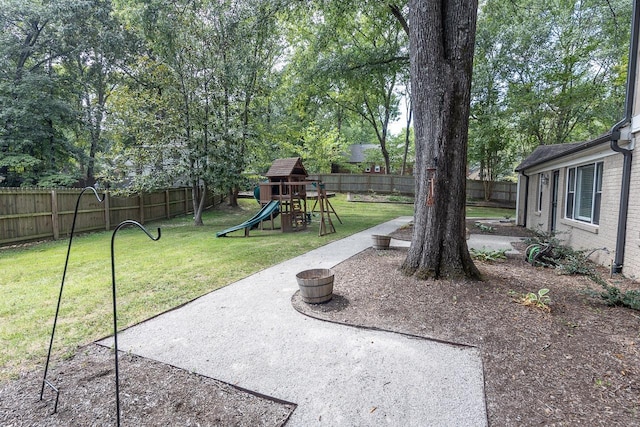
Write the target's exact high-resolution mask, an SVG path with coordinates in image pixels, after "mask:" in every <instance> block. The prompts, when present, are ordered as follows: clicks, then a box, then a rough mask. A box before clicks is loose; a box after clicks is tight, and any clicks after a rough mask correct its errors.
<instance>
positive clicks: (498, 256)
mask: <svg viewBox="0 0 640 427" xmlns="http://www.w3.org/2000/svg"><path fill="white" fill-rule="evenodd" d="M469 253H471V256H472V257H473V258H474V259H477V260H479V261H489V262H491V261H498V260H502V259H507V250H506V249H498V250H492V249H486V248H482V249H475V248H471V249H470V250H469Z"/></svg>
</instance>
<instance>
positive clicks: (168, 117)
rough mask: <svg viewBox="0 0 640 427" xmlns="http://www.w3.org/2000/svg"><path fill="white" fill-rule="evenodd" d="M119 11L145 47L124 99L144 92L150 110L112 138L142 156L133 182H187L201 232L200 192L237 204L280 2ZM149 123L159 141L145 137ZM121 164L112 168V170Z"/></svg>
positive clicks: (141, 6)
mask: <svg viewBox="0 0 640 427" xmlns="http://www.w3.org/2000/svg"><path fill="white" fill-rule="evenodd" d="M120 6H121V8H122V10H123V11H126V13H123V14H124V15H126V16H127V17H128V18H129V19H131V20H132V21H131V23H132V26H134V27H137V28H140V29H141V33H142V34H143V36H144V39H145V40H146V44H147V48H146V49H147V54H146V58H145V60H144V61H140V63H139V67H138V68H137V71H136V72H134V73H132V79H131V82H129V83H128V84H127V89H126V91H125V90H122V91H120V94H121V95H122V96H121V98H120V99H123V98H124V99H126V98H127V93H128V94H134V93H143V94H144V95H143V96H142V98H143V99H147V100H149V101H151V102H149V104H148V106H147V107H146V108H144V109H143V111H144V112H145V114H144V115H143V120H141V121H134V120H130V119H126V118H125V119H124V120H126V121H127V123H128V129H129V134H128V135H121V136H119V137H118V139H119V140H120V141H122V144H123V147H127V149H128V150H129V151H132V150H133V151H137V152H138V155H136V159H139V160H140V161H139V162H138V161H136V162H135V163H136V164H137V165H139V166H138V170H137V171H136V181H138V182H146V183H149V182H151V183H153V182H158V181H171V180H172V179H173V180H176V179H183V180H186V181H187V182H188V183H189V184H190V185H191V187H192V192H193V195H194V212H195V223H196V224H201V223H202V221H201V214H202V210H203V208H204V201H205V195H206V192H207V191H209V190H210V189H219V190H221V191H226V192H228V193H231V195H232V196H233V195H234V194H235V193H236V192H237V188H238V185H239V183H240V182H242V180H243V175H242V174H243V172H244V170H245V168H246V166H247V164H248V162H249V147H250V144H252V142H254V141H255V140H256V139H257V136H258V135H257V133H256V132H255V128H254V124H255V122H256V121H257V120H258V119H257V118H258V117H259V113H258V111H259V108H258V106H261V107H264V105H265V104H264V103H262V102H260V101H259V100H258V98H261V97H264V96H265V93H266V90H267V87H266V86H265V85H264V84H263V82H264V81H265V79H266V76H267V75H268V72H269V71H270V70H271V68H272V67H273V65H274V61H275V58H276V55H277V53H278V51H279V47H278V44H277V42H278V37H277V32H276V27H275V22H276V20H277V14H278V11H279V3H278V2H277V1H274V2H262V1H244V2H232V1H229V2H214V1H210V0H200V1H195V2H194V1H183V2H181V1H178V2H173V3H171V4H166V3H164V2H153V1H151V2H138V1H135V0H133V1H127V2H124V1H123V3H122V4H121V5H120ZM120 102H122V101H120ZM254 106H255V107H254ZM150 124H153V125H156V126H158V127H159V128H160V129H162V132H161V134H160V135H159V134H157V133H155V132H153V131H152V132H149V131H148V130H145V129H144V128H145V127H148V126H149V125H150ZM150 153H151V154H154V153H155V155H156V157H155V159H154V160H153V161H152V162H151V164H152V165H154V167H153V168H152V170H151V171H150V170H149V166H148V165H149V161H148V159H145V157H146V156H148V155H149V154H150ZM117 160H118V159H112V160H111V161H112V162H114V166H115V165H116V164H117V163H118V162H117ZM120 164H122V162H120ZM144 164H146V165H147V167H146V168H145V167H142V165H144ZM163 175H164V176H165V177H166V178H161V179H159V177H161V176H163ZM232 200H233V199H232Z"/></svg>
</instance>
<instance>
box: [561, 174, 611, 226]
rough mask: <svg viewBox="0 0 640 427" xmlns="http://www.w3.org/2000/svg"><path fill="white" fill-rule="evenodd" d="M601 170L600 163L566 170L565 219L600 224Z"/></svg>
mask: <svg viewBox="0 0 640 427" xmlns="http://www.w3.org/2000/svg"><path fill="white" fill-rule="evenodd" d="M602 169H603V163H602V162H598V163H590V164H587V165H582V166H576V167H573V168H569V169H567V197H566V199H565V200H566V204H565V217H566V218H569V219H575V220H578V221H583V222H588V223H590V224H599V223H600V201H601V200H602Z"/></svg>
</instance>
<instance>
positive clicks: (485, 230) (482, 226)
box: [475, 222, 496, 233]
mask: <svg viewBox="0 0 640 427" xmlns="http://www.w3.org/2000/svg"><path fill="white" fill-rule="evenodd" d="M475 226H476V227H478V228H479V229H480V231H481V232H483V233H493V232H494V231H496V229H495V227H492V226H490V225H485V224H483V223H481V222H476V223H475Z"/></svg>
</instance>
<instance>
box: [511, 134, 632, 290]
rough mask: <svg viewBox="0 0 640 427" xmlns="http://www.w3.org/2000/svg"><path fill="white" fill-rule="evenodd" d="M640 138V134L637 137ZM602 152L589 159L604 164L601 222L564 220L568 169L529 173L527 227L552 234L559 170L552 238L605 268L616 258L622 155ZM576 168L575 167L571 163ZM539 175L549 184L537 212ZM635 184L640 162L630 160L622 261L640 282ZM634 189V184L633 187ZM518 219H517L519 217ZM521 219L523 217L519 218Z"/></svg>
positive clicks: (545, 186)
mask: <svg viewBox="0 0 640 427" xmlns="http://www.w3.org/2000/svg"><path fill="white" fill-rule="evenodd" d="M639 136H640V135H639ZM606 148H607V150H604V151H603V152H602V157H601V158H598V159H596V160H593V159H590V160H589V161H586V162H585V163H592V162H594V161H602V162H603V176H602V199H601V203H600V221H599V224H598V225H594V224H587V223H584V222H581V221H577V220H573V219H568V218H566V217H565V202H566V185H567V183H566V179H567V169H568V167H556V168H549V169H543V168H542V169H538V170H537V171H536V173H530V174H528V175H529V186H528V192H527V193H528V194H527V195H526V196H527V197H528V199H527V214H526V227H527V228H530V229H532V230H536V231H539V232H543V233H550V232H551V224H552V221H551V211H552V208H551V202H552V200H551V198H552V192H553V178H552V177H553V171H556V170H557V171H559V176H558V204H557V217H556V230H555V236H556V238H558V239H559V240H561V241H562V242H563V243H565V244H567V245H569V246H571V247H572V248H574V249H576V250H586V251H594V252H593V253H592V254H591V256H590V259H591V260H593V261H595V262H597V263H599V264H601V265H604V266H607V267H610V266H611V264H612V263H613V259H614V256H615V247H616V238H617V231H618V210H619V206H620V187H621V179H622V178H621V177H622V164H623V160H624V158H623V156H622V155H621V154H617V153H613V152H612V151H610V150H608V146H607V147H606ZM573 166H576V164H573V165H572V167H573ZM540 172H541V173H544V174H545V175H546V176H548V177H549V183H548V184H546V185H543V194H542V210H540V211H537V206H538V203H537V198H538V181H539V179H540ZM525 179H526V178H525V177H521V181H520V182H521V185H522V186H521V188H522V189H523V188H524V183H525ZM634 182H635V183H638V182H640V159H637V158H633V163H632V184H631V194H630V200H629V215H628V219H627V241H626V244H625V260H624V266H623V270H622V273H623V274H624V275H625V276H627V277H629V278H632V279H636V280H637V279H640V215H637V214H635V213H636V212H640V192H638V191H634ZM635 187H637V185H636V186H635ZM522 193H524V191H521V194H520V196H521V199H520V205H519V208H520V210H521V211H520V212H519V215H522V214H523V213H524V197H525V195H524V194H522ZM519 217H520V216H519ZM520 218H522V217H520Z"/></svg>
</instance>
